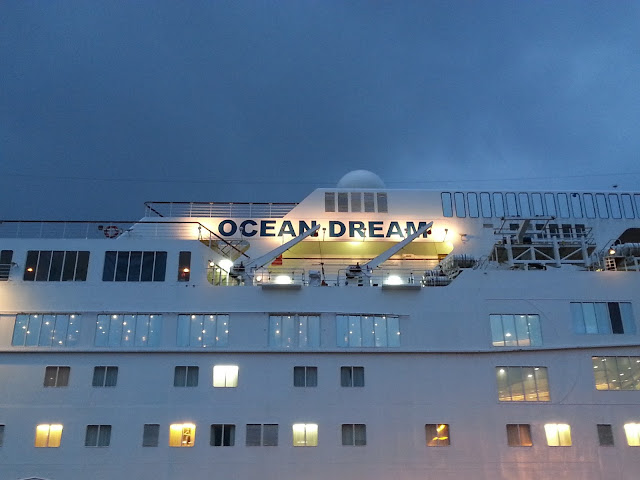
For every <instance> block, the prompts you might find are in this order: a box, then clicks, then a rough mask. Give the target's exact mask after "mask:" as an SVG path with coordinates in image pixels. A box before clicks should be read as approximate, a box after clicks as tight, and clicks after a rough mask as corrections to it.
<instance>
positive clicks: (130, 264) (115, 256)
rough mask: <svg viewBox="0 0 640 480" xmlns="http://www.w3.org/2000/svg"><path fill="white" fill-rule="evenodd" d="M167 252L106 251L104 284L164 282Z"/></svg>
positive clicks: (103, 272)
mask: <svg viewBox="0 0 640 480" xmlns="http://www.w3.org/2000/svg"><path fill="white" fill-rule="evenodd" d="M166 268H167V252H125V251H117V252H116V251H108V252H105V254H104V268H103V270H102V280H103V281H104V282H113V281H116V282H151V281H153V282H164V278H165V273H166Z"/></svg>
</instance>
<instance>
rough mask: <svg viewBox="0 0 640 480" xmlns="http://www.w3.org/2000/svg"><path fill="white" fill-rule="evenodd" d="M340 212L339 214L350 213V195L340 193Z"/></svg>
mask: <svg viewBox="0 0 640 480" xmlns="http://www.w3.org/2000/svg"><path fill="white" fill-rule="evenodd" d="M338 211H339V212H348V211H349V194H348V193H346V192H339V193H338Z"/></svg>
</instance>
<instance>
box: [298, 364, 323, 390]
mask: <svg viewBox="0 0 640 480" xmlns="http://www.w3.org/2000/svg"><path fill="white" fill-rule="evenodd" d="M293 386H294V387H305V388H314V387H317V386H318V367H316V366H295V367H293Z"/></svg>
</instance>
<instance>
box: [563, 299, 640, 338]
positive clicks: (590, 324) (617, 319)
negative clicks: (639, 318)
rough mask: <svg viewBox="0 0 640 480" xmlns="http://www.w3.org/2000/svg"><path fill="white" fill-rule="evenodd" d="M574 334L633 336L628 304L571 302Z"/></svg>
mask: <svg viewBox="0 0 640 480" xmlns="http://www.w3.org/2000/svg"><path fill="white" fill-rule="evenodd" d="M571 316H572V318H573V330H574V332H575V333H595V334H611V333H614V334H623V333H626V334H635V333H636V325H635V320H634V318H633V311H632V309H631V303H629V302H582V303H579V302H571Z"/></svg>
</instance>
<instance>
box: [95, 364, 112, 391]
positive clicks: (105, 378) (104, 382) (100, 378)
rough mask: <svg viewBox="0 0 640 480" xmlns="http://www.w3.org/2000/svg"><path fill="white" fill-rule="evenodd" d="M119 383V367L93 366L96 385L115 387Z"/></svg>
mask: <svg viewBox="0 0 640 480" xmlns="http://www.w3.org/2000/svg"><path fill="white" fill-rule="evenodd" d="M117 383H118V367H93V381H92V383H91V384H92V385H93V386H94V387H115V386H116V384H117Z"/></svg>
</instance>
